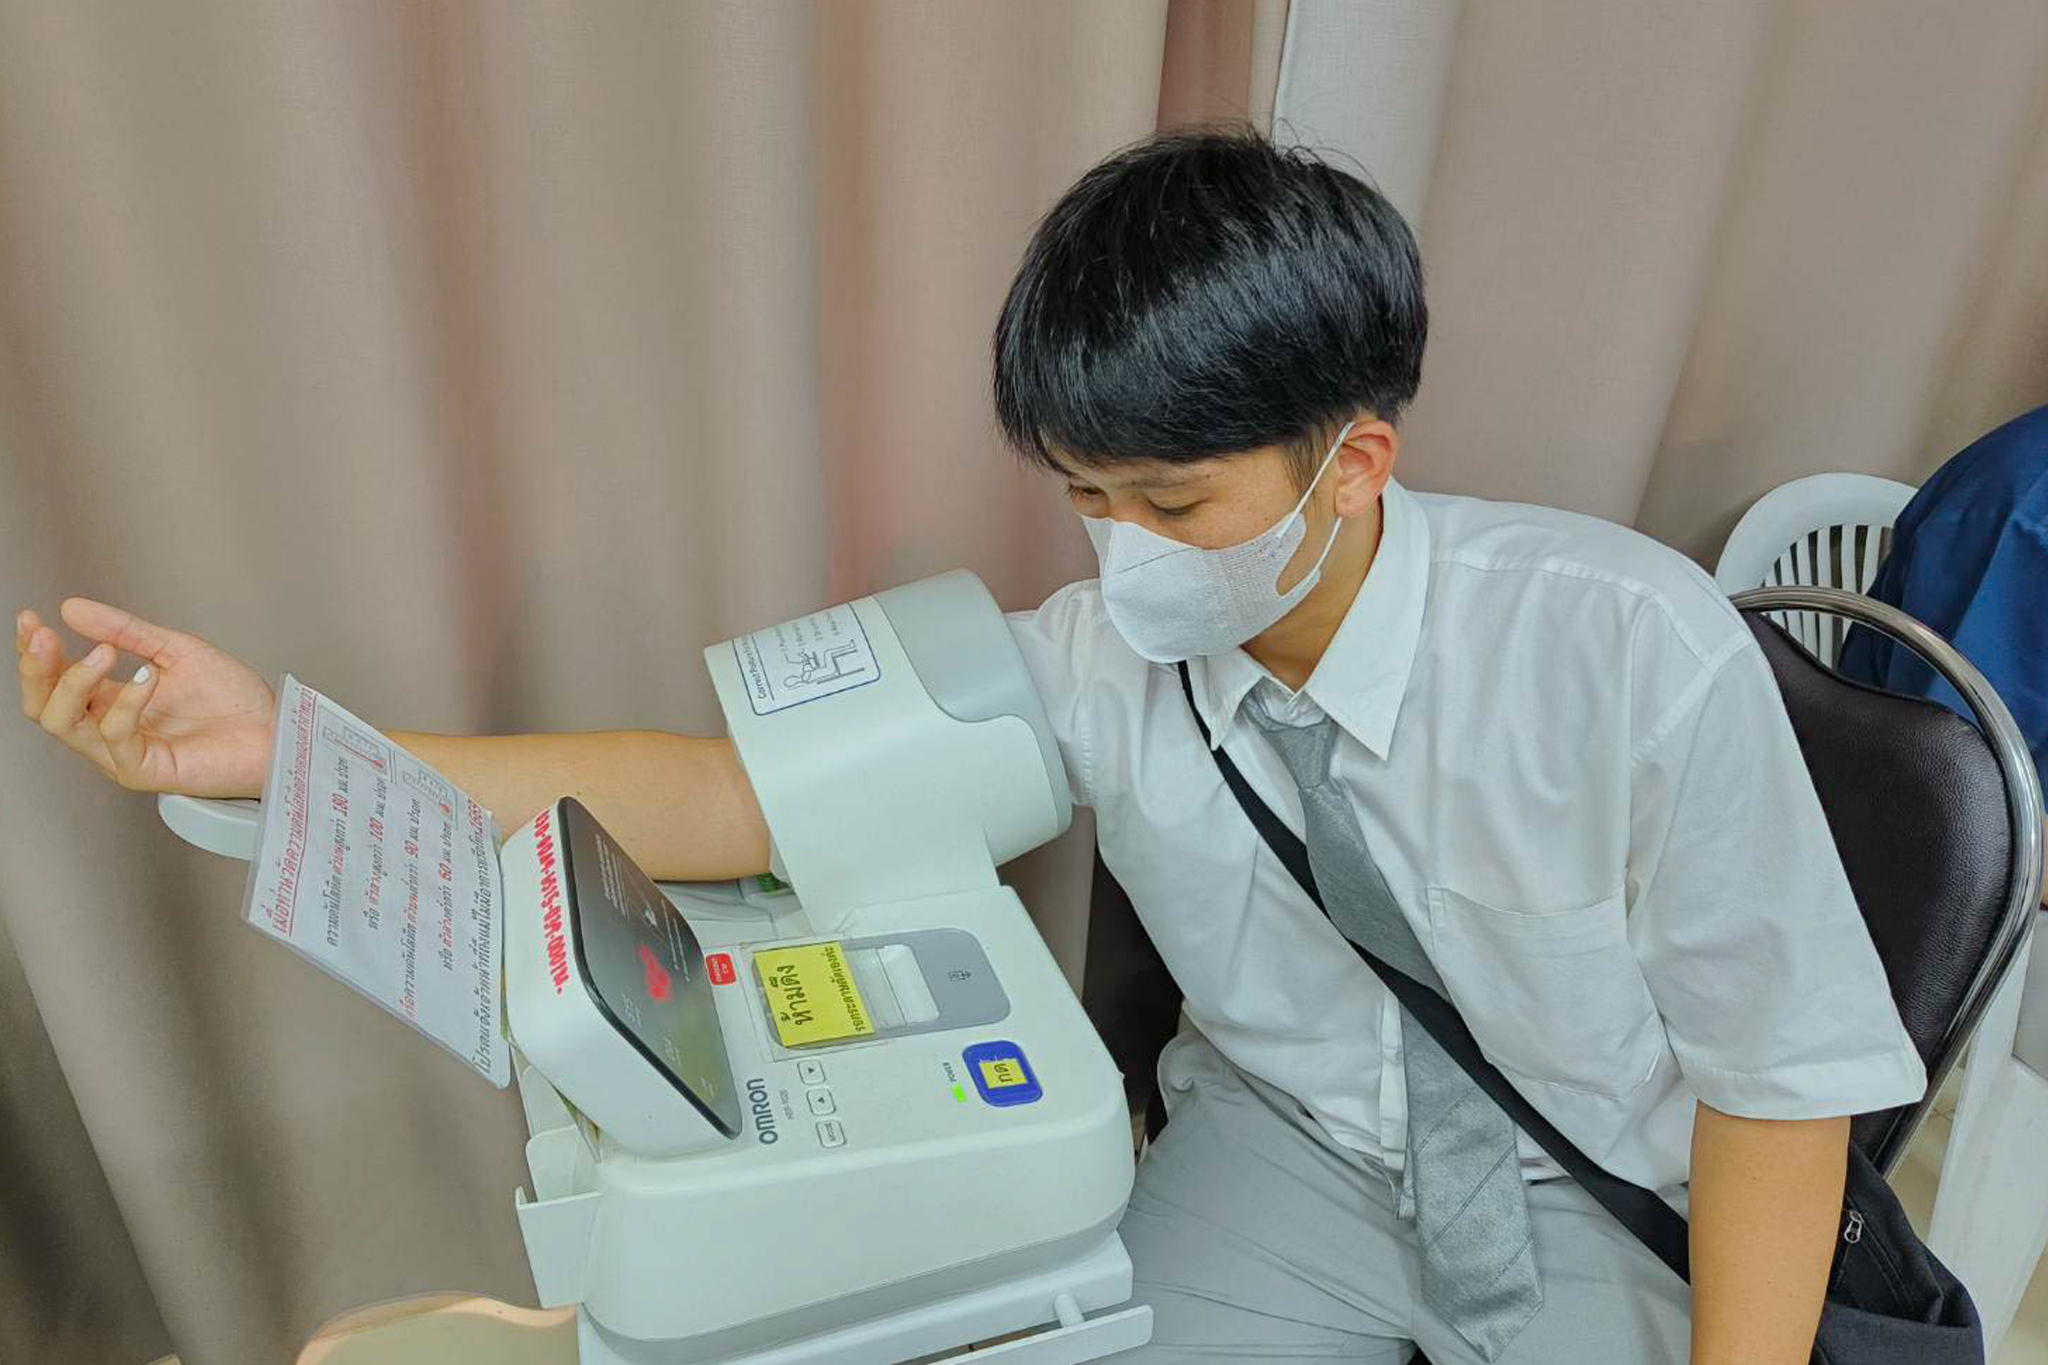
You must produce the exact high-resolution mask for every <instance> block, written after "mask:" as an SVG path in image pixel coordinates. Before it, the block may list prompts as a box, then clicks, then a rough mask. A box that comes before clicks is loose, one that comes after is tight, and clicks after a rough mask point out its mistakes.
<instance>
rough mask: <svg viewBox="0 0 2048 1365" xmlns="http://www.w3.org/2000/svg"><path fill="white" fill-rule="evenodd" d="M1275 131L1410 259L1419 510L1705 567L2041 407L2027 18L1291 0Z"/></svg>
mask: <svg viewBox="0 0 2048 1365" xmlns="http://www.w3.org/2000/svg"><path fill="white" fill-rule="evenodd" d="M1285 50H1286V55H1285V60H1284V64H1283V68H1282V71H1281V75H1280V85H1279V94H1278V97H1277V98H1278V103H1277V107H1276V110H1275V118H1276V127H1277V128H1278V129H1279V131H1280V132H1281V133H1282V135H1284V136H1291V137H1293V138H1295V139H1296V140H1299V141H1302V142H1306V143H1310V144H1312V145H1317V146H1323V147H1328V148H1331V149H1333V150H1336V151H1339V152H1342V153H1345V154H1348V155H1350V156H1352V157H1354V158H1356V159H1357V160H1359V161H1361V162H1363V163H1364V164H1365V165H1366V166H1367V167H1369V168H1370V169H1371V170H1372V171H1373V173H1374V174H1375V175H1376V176H1377V177H1378V178H1379V180H1380V183H1381V187H1382V188H1383V189H1384V190H1385V191H1386V192H1387V193H1388V195H1389V196H1390V197H1391V198H1392V199H1393V200H1394V201H1395V203H1396V204H1398V205H1399V206H1400V207H1401V209H1402V210H1403V212H1405V213H1407V214H1408V215H1409V216H1410V219H1411V221H1413V222H1415V223H1417V224H1418V225H1419V228H1420V232H1421V239H1422V252H1423V261H1424V267H1425V269H1426V271H1427V272H1428V275H1429V285H1430V287H1429V301H1430V312H1431V315H1432V316H1431V336H1430V345H1429V354H1428V356H1427V358H1426V361H1425V364H1424V367H1423V372H1424V379H1423V389H1422V394H1421V397H1420V398H1419V400H1418V401H1417V403H1416V405H1415V408H1414V410H1413V413H1412V416H1411V418H1410V420H1409V422H1408V424H1407V438H1408V441H1407V446H1406V453H1405V454H1404V455H1403V464H1402V469H1403V473H1404V475H1405V477H1406V478H1407V479H1408V481H1409V482H1410V483H1412V484H1414V485H1415V486H1417V487H1423V488H1435V489H1443V490H1446V491H1453V492H1464V493H1476V494H1481V495H1484V496H1488V497H1497V498H1513V499H1520V500H1524V501H1529V502H1541V503H1550V504H1555V505H1559V506H1565V507H1572V508H1577V509H1580V510H1583V511H1587V512H1593V513H1596V514H1598V515H1600V516H1604V517H1610V518H1613V519H1615V520H1618V521H1622V522H1627V523H1632V524H1634V525H1636V526H1638V527H1640V528H1641V529H1642V530H1644V531H1646V532H1648V533H1649V534H1651V535H1653V536H1656V537H1658V538H1660V539H1662V540H1665V541H1668V542H1669V543H1671V544H1673V545H1676V546H1677V547H1678V548H1680V549H1682V550H1684V551H1686V552H1687V553H1689V554H1692V555H1694V556H1695V557H1697V558H1699V559H1700V560H1702V561H1703V562H1704V563H1706V564H1708V565H1709V566H1711V565H1712V563H1713V560H1714V557H1715V555H1716V554H1717V553H1718V551H1719V549H1720V546H1721V542H1722V541H1723V540H1724V539H1725V538H1726V536H1727V533H1728V531H1729V529H1730V528H1731V527H1732V526H1733V525H1734V523H1735V520H1736V518H1737V517H1738V516H1740V515H1741V513H1742V511H1743V510H1744V509H1745V508H1746V507H1747V506H1748V505H1749V504H1750V503H1751V502H1752V501H1754V500H1755V498H1756V497H1757V496H1758V495H1759V494H1761V493H1763V492H1765V491H1766V490H1767V489H1769V488H1771V487H1773V486H1775V485H1777V484H1779V483H1781V482H1783V481H1785V480H1786V479H1789V478H1794V477H1797V476H1799V475H1802V474H1811V473H1818V472H1820V471H1823V470H1836V469H1847V470H1859V471H1863V472H1867V473H1874V474H1884V475H1889V476H1891V477H1893V478H1900V479H1905V480H1907V481H1909V482H1916V483H1917V482H1919V481H1920V480H1922V479H1924V478H1925V477H1926V476H1927V474H1928V473H1930V472H1931V471H1932V470H1933V469H1934V467H1935V466H1936V465H1938V464H1939V463H1940V462H1941V461H1942V460H1943V459H1945V458H1947V457H1948V456H1949V455H1952V454H1954V453H1955V452H1956V451H1957V450H1958V449H1960V448H1961V447H1962V446H1963V445H1964V444H1966V443H1967V442H1968V441H1969V440H1970V439H1971V438H1972V437H1974V436H1976V435H1979V434H1981V433H1982V432H1984V431H1986V430H1988V429H1989V428H1991V427H1993V426H1996V425H1997V424H1998V423H2000V422H2002V421H2004V420H2006V419H2007V418H2009V417H2012V416H2014V415H2015V414H2017V413H2019V412H2023V411H2025V410H2026V409H2028V408H2030V407H2033V406H2035V405H2037V404H2039V403H2041V402H2043V401H2048V6H2043V5H2041V4H2040V3H2039V2H2038V0H1957V2H1956V3H1948V4H1933V5H1930V4H1925V3H1921V0H1859V3H1855V4H1844V3H1838V2H1837V0H1717V3H1715V4H1711V5H1703V4H1678V3H1650V4H1621V3H1598V2H1596V0H1579V2H1574V3H1566V0H1540V2H1538V3H1523V2H1522V0H1462V3H1460V0H1294V4H1293V5H1292V6H1291V7H1290V11H1289V16H1288V28H1287V34H1286V44H1285Z"/></svg>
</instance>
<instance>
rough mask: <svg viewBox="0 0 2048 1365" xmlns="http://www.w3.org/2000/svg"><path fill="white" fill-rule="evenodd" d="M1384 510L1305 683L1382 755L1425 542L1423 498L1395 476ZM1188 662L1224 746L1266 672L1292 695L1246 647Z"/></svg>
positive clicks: (1402, 671)
mask: <svg viewBox="0 0 2048 1365" xmlns="http://www.w3.org/2000/svg"><path fill="white" fill-rule="evenodd" d="M1380 518H1381V521H1380V544H1379V549H1378V550H1377V551H1376V552H1375V553H1374V555H1373V561H1372V567H1371V568H1370V569H1368V570H1367V571H1366V575H1365V581H1364V582H1363V583H1361V584H1360V585H1359V588H1358V595H1357V596H1356V597H1354V598H1353V599H1352V600H1351V606H1350V609H1349V610H1347V611H1346V612H1345V613H1344V619H1343V621H1342V622H1340V623H1339V624H1338V626H1337V633H1336V634H1335V635H1333V636H1331V637H1330V644H1329V648H1327V649H1326V650H1324V651H1323V657H1322V658H1321V659H1320V660H1318V661H1317V663H1316V666H1315V671H1314V672H1312V673H1310V674H1309V678H1308V681H1307V682H1306V683H1305V684H1303V685H1302V689H1301V691H1302V694H1303V695H1305V696H1307V698H1308V699H1309V700H1310V701H1312V702H1314V703H1315V704H1316V705H1317V706H1319V707H1321V708H1322V711H1323V713H1324V714H1325V715H1327V716H1329V717H1330V718H1331V719H1332V720H1334V721H1336V722H1337V724H1338V725H1339V726H1340V727H1341V728H1342V729H1344V730H1345V731H1347V732H1348V733H1349V734H1350V735H1351V737H1352V738H1353V739H1356V740H1357V741H1358V742H1359V743H1361V744H1363V745H1364V746H1365V747H1366V748H1367V749H1370V750H1371V751H1372V753H1373V755H1374V756H1375V757H1377V758H1381V759H1384V758H1385V757H1386V756H1387V751H1388V749H1389V748H1390V747H1391V746H1392V743H1393V738H1394V720H1395V718H1396V716H1398V715H1399V714H1400V710H1401V698H1402V696H1403V694H1405V693H1406V692H1407V690H1408V675H1409V672H1410V671H1411V670H1412V669H1413V667H1414V664H1415V651H1416V646H1417V643H1418V642H1419V641H1420V640H1421V638H1422V607H1423V601H1424V598H1425V596H1426V594H1427V591H1428V588H1429V551H1430V542H1429V522H1428V520H1427V518H1426V517H1425V516H1424V514H1423V511H1422V507H1421V504H1419V503H1417V502H1416V501H1415V498H1414V497H1413V496H1412V495H1411V494H1410V493H1409V492H1408V491H1407V490H1406V489H1405V488H1403V487H1401V485H1400V484H1398V483H1396V482H1394V481H1393V480H1392V479H1389V480H1387V486H1386V489H1385V491H1384V492H1382V493H1381V494H1380ZM1188 672H1189V675H1190V677H1191V679H1192V681H1193V683H1194V692H1195V703H1196V705H1197V706H1198V707H1199V708H1200V710H1201V712H1202V719H1203V721H1204V722H1205V723H1206V724H1207V725H1208V727H1209V736H1210V743H1211V745H1212V746H1213V747H1221V746H1222V744H1223V743H1224V741H1225V740H1227V739H1228V738H1229V737H1230V731H1231V729H1232V727H1233V726H1234V725H1235V724H1236V722H1237V715H1238V712H1239V710H1240V709H1241V708H1242V706H1243V704H1244V699H1245V698H1246V697H1247V696H1248V695H1250V693H1251V691H1252V689H1253V688H1255V687H1257V686H1258V685H1259V684H1260V683H1261V682H1270V683H1271V684H1272V686H1273V688H1275V689H1277V695H1278V696H1280V697H1286V696H1289V695H1290V693H1289V692H1288V689H1287V687H1286V685H1285V684H1283V683H1282V682H1280V680H1279V679H1277V678H1275V677H1274V676H1273V675H1272V674H1271V673H1269V672H1268V671H1267V670H1266V667H1265V665H1263V664H1261V663H1259V662H1258V661H1257V660H1256V659H1254V658H1252V656H1251V655H1249V654H1247V653H1245V652H1244V651H1243V650H1242V649H1233V650H1231V651H1230V652H1229V653H1228V654H1214V655H1210V656H1207V657H1205V658H1197V659H1190V660H1188Z"/></svg>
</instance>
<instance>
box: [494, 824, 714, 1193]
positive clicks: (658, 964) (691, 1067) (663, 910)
mask: <svg viewBox="0 0 2048 1365" xmlns="http://www.w3.org/2000/svg"><path fill="white" fill-rule="evenodd" d="M500 862H501V866H502V867H503V869H504V874H505V885H506V891H507V897H508V903H510V904H512V905H522V904H524V905H538V907H539V910H540V913H539V914H538V915H529V916H519V915H514V916H512V917H510V920H509V922H508V924H507V926H506V942H505V989H506V994H507V996H508V1003H509V1005H510V1007H511V1012H512V1015H513V1017H515V1018H517V1019H518V1020H519V1021H520V1027H519V1030H518V1043H519V1046H520V1048H521V1050H522V1051H524V1052H525V1054H526V1056H527V1058H528V1060H530V1061H532V1062H533V1063H534V1064H536V1065H538V1066H539V1067H541V1068H542V1070H543V1071H545V1072H546V1074H548V1075H549V1076H550V1077H553V1078H554V1079H555V1082H556V1085H557V1088H558V1089H560V1090H561V1091H562V1092H563V1094H565V1095H566V1096H567V1097H568V1098H569V1099H570V1100H571V1101H572V1102H574V1103H575V1105H576V1106H577V1108H579V1109H581V1110H582V1111H583V1112H584V1113H585V1114H586V1115H588V1116H589V1117H590V1119H591V1120H592V1121H593V1122H594V1123H596V1124H597V1125H598V1127H599V1128H601V1129H603V1130H605V1131H606V1132H609V1133H611V1134H612V1135H614V1136H615V1137H617V1138H618V1139H619V1140H620V1141H621V1142H623V1143H625V1144H626V1145H627V1146H629V1147H631V1148H632V1149H633V1150H636V1151H642V1152H650V1153H664V1152H665V1153H673V1152H677V1151H685V1150H690V1149H693V1148H697V1147H701V1146H706V1145H709V1144H711V1143H714V1142H718V1141H721V1140H724V1139H727V1138H731V1137H734V1136H736V1135H738V1133H739V1131H740V1125H741V1103H740V1094H739V1090H738V1087H736V1086H735V1085H734V1084H733V1076H732V1066H731V1062H730V1060H729V1054H728V1051H727V1048H726V1043H725V1037H724V1033H723V1031H722V1030H721V1028H720V1026H719V1020H718V1006H717V1002H716V1001H715V1000H714V998H713V996H712V982H711V980H710V977H709V974H708V973H707V972H706V970H705V963H704V951H703V948H702V947H701V945H700V944H699V943H698V941H697V935H696V934H695V933H694V932H693V931H692V930H691V928H690V925H689V923H688V921H686V920H685V919H684V918H683V916H682V914H681V913H680V912H679V911H678V910H677V909H676V908H675V906H674V905H673V904H672V903H671V902H670V901H669V899H668V898H667V897H666V896H664V895H662V893H661V891H660V890H659V888H657V887H656V886H655V885H654V883H653V882H652V881H651V880H649V878H648V877H647V874H646V873H644V872H642V871H641V870H640V869H639V868H638V867H637V866H635V865H634V863H633V861H632V859H630V858H629V857H627V856H626V853H625V851H624V850H623V849H621V848H620V847H619V845H618V843H617V841H615V840H614V839H613V838H612V837H611V836H610V835H609V834H607V833H606V832H605V830H604V828H603V827H602V826H601V825H599V824H598V823H597V821H596V819H594V818H593V817H592V816H591V814H590V812H589V811H588V810H586V809H585V808H584V806H583V804H582V803H581V802H579V801H577V800H576V799H575V798H574V797H563V798H562V799H561V800H559V801H557V802H556V803H555V804H554V805H553V806H550V807H549V808H548V809H546V810H543V811H542V812H541V813H540V814H538V815H536V816H535V817H534V818H533V820H532V821H530V822H529V823H528V824H527V825H526V826H525V828H523V829H522V830H520V831H519V833H517V834H515V835H513V836H512V838H511V839H510V840H508V841H507V842H506V844H505V849H504V853H503V856H502V858H501V860H500Z"/></svg>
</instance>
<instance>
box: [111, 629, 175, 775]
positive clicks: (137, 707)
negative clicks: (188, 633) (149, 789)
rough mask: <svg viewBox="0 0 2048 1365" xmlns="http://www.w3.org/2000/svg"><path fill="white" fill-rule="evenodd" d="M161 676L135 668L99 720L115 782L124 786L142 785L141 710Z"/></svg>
mask: <svg viewBox="0 0 2048 1365" xmlns="http://www.w3.org/2000/svg"><path fill="white" fill-rule="evenodd" d="M101 648H102V649H104V648H106V646H104V645H102V646H101ZM161 676H162V670H161V669H157V668H152V667H150V666H149V665H148V664H144V665H143V666H142V667H140V668H138V669H136V670H135V676H134V677H132V678H130V679H129V680H128V683H127V685H126V686H124V687H122V688H121V689H120V691H119V692H118V693H116V694H115V696H114V700H113V702H112V704H111V705H109V706H108V707H107V709H106V713H105V714H104V715H102V716H101V717H100V720H99V726H100V739H101V740H102V741H103V742H104V743H105V745H106V749H107V760H108V762H110V763H111V764H112V765H113V769H114V777H115V779H116V780H117V781H119V782H120V784H121V785H122V786H124V787H129V788H137V787H139V786H141V784H142V766H143V755H144V753H145V752H146V751H147V748H148V746H147V744H146V743H145V742H144V741H143V738H142V729H141V721H142V708H143V707H145V706H147V705H148V704H149V697H150V694H151V693H152V692H154V691H155V690H156V680H157V679H158V678H159V677H161Z"/></svg>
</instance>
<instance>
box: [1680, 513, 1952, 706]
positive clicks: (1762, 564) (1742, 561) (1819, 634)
mask: <svg viewBox="0 0 2048 1365" xmlns="http://www.w3.org/2000/svg"><path fill="white" fill-rule="evenodd" d="M1914 492H1915V489H1914V488H1913V486H1912V485H1911V484H1906V483H1900V482H1898V481H1897V480H1896V479H1880V478H1877V477H1875V476H1873V475H1870V474H1814V475H1811V476H1809V477H1807V478H1804V479H1794V480H1792V482H1790V483H1785V484H1780V485H1778V486H1777V487H1776V488H1773V489H1772V490H1771V491H1770V492H1768V493H1766V494H1764V495H1763V496H1762V497H1760V498H1758V499H1757V500H1756V501H1755V502H1754V503H1752V504H1751V505H1750V509H1749V510H1748V511H1747V512H1744V513H1743V514H1742V520H1741V521H1738V522H1736V523H1735V530H1734V531H1733V532H1731V533H1730V534H1729V536H1728V543H1727V544H1726V545H1725V546H1723V547H1722V549H1721V562H1720V563H1718V564H1716V565H1715V566H1714V581H1715V582H1716V583H1719V584H1720V585H1721V591H1723V592H1726V593H1731V594H1732V593H1738V592H1742V591H1744V590H1746V589H1749V588H1792V587H1799V588H1840V589H1842V590H1843V591H1844V592H1854V593H1868V592H1869V591H1870V585H1871V583H1872V582H1873V581H1875V580H1876V578H1877V566H1878V564H1879V563H1880V562H1881V561H1882V560H1883V559H1884V552H1885V550H1886V549H1887V548H1889V545H1890V541H1891V529H1892V523H1893V522H1895V521H1897V520H1898V519H1899V512H1900V511H1901V510H1902V509H1904V507H1905V505H1906V504H1907V503H1908V502H1910V501H1911V500H1912V497H1913V494H1914ZM1773 619H1775V620H1776V621H1777V622H1778V623H1779V624H1780V625H1782V626H1784V627H1785V629H1786V630H1787V631H1789V632H1791V635H1792V638H1793V639H1795V640H1797V641H1798V642H1799V643H1800V645H1801V646H1802V647H1804V648H1805V650H1806V651H1807V652H1808V653H1809V654H1811V655H1813V656H1814V657H1815V658H1816V659H1819V660H1820V661H1821V662H1822V663H1824V664H1826V665H1828V666H1829V667H1831V668H1832V667H1833V666H1834V662H1835V655H1836V653H1837V652H1838V651H1839V650H1840V648H1841V643H1842V635H1843V634H1844V633H1845V632H1846V630H1847V625H1846V623H1845V622H1844V621H1843V620H1842V619H1841V618H1839V617H1832V616H1821V615H1817V614H1815V613H1813V612H1806V611H1796V612H1778V613H1773Z"/></svg>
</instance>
